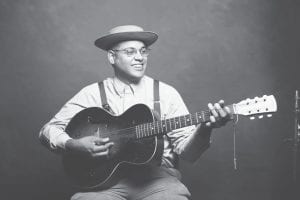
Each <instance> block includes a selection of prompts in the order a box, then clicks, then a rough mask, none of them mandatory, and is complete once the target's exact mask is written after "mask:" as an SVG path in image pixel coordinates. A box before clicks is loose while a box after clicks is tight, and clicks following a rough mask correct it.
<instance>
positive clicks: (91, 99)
mask: <svg viewBox="0 0 300 200" xmlns="http://www.w3.org/2000/svg"><path fill="white" fill-rule="evenodd" d="M103 82H104V88H105V92H106V96H107V101H108V104H109V106H110V107H111V109H112V111H113V112H114V113H115V114H116V115H120V114H122V113H123V112H125V111H126V110H127V109H128V108H130V107H131V106H133V105H135V104H140V103H142V104H145V105H147V106H148V107H149V108H150V109H153V104H154V97H153V79H152V78H150V77H148V76H144V77H143V78H142V79H141V81H140V82H139V83H137V84H132V83H131V84H128V83H124V82H122V81H121V80H120V79H118V78H117V77H113V78H107V79H105V80H104V81H103ZM159 91H160V92H159V95H160V107H161V118H162V119H167V118H173V117H177V116H181V115H187V114H189V112H188V109H187V107H186V105H185V104H184V102H183V100H182V98H181V96H180V94H179V93H178V92H177V91H176V90H175V89H174V88H173V87H172V86H170V85H167V84H165V83H163V82H160V84H159ZM88 107H102V102H101V98H100V91H99V87H98V83H93V84H91V85H88V86H86V87H85V88H83V89H82V90H81V91H79V92H78V93H77V94H76V95H75V96H74V97H73V98H71V99H70V100H69V101H68V102H67V103H66V104H65V105H64V106H63V107H62V108H61V110H60V111H59V112H58V113H57V114H56V115H55V116H54V117H53V118H52V119H51V120H50V121H49V122H48V123H47V124H45V125H44V127H43V128H42V129H41V131H40V134H39V137H40V140H41V141H42V142H43V144H45V145H46V146H47V147H48V148H50V149H51V150H53V151H57V152H59V150H61V149H64V148H65V143H66V141H67V140H68V139H70V136H69V135H68V134H67V133H65V127H66V126H67V124H68V123H69V121H70V120H71V119H72V117H73V116H74V115H75V114H76V113H78V112H80V111H81V110H83V109H85V108H88ZM194 130H195V126H190V127H185V128H181V129H177V130H174V131H171V132H169V133H168V134H167V135H166V136H165V137H164V152H163V162H167V163H165V164H167V165H172V161H173V160H174V156H175V153H176V154H178V155H180V154H181V153H182V152H183V151H184V149H185V148H186V147H187V144H190V142H189V140H191V138H193V137H192V133H194V132H195V131H194ZM205 145H206V147H205V148H204V149H206V148H207V147H208V145H209V144H205ZM199 148H202V147H201V146H199ZM169 161H171V162H169Z"/></svg>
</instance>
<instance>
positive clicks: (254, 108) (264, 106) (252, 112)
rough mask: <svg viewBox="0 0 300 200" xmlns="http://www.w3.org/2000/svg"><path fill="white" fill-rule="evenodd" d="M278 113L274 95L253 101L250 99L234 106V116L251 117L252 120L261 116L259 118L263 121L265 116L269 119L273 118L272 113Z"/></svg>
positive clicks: (256, 98)
mask: <svg viewBox="0 0 300 200" xmlns="http://www.w3.org/2000/svg"><path fill="white" fill-rule="evenodd" d="M276 111H277V103H276V99H275V97H274V96H273V95H264V96H262V97H255V98H253V99H249V98H248V99H245V100H242V101H240V102H239V103H237V104H233V113H234V114H237V115H244V116H250V119H254V118H255V116H256V115H259V116H258V118H259V119H261V118H263V116H264V114H266V115H267V117H271V116H272V113H274V112H276Z"/></svg>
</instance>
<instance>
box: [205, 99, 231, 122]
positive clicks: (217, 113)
mask: <svg viewBox="0 0 300 200" xmlns="http://www.w3.org/2000/svg"><path fill="white" fill-rule="evenodd" d="M208 108H209V110H210V112H211V114H212V115H211V116H210V121H209V122H206V124H205V125H206V126H207V127H211V128H219V127H221V126H224V125H226V123H227V122H228V121H230V120H231V119H232V114H231V112H230V109H229V108H228V107H227V106H224V100H220V101H219V102H218V103H215V104H212V103H209V104H208Z"/></svg>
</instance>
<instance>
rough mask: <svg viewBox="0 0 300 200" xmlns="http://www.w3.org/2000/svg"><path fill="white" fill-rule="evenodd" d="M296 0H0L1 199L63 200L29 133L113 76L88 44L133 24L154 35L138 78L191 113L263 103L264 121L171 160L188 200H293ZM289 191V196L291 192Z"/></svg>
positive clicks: (53, 163)
mask: <svg viewBox="0 0 300 200" xmlns="http://www.w3.org/2000/svg"><path fill="white" fill-rule="evenodd" d="M299 8H300V4H299V1H297V0H284V1H282V0H190V1H182V0H161V1H159V0H152V1H149V0H132V1H130V0H120V1H108V0H88V1H79V0H52V1H47V0H36V1H34V0H23V1H21V0H14V1H12V0H1V1H0V44H1V45H0V65H1V73H0V91H1V98H0V106H1V111H0V141H1V145H0V159H1V161H0V195H1V197H0V198H1V199H26V200H27V199H28V200H32V199H44V200H47V199H49V200H50V199H57V200H63V199H68V198H69V197H70V195H71V194H72V192H73V190H72V188H71V187H70V185H69V183H68V182H67V180H66V178H65V176H64V173H63V170H62V165H61V162H60V157H59V156H58V155H55V154H53V153H51V152H50V151H48V150H47V149H46V148H44V147H42V145H41V144H40V143H39V141H38V132H39V129H40V128H41V127H42V126H43V124H44V123H46V122H47V121H48V120H49V119H50V118H51V117H52V116H53V115H54V114H55V113H56V112H57V111H58V110H59V108H60V107H61V106H62V105H63V103H64V102H66V101H67V100H68V99H69V98H70V97H71V96H73V95H74V94H75V93H76V92H77V91H79V90H80V89H81V88H82V87H84V86H86V85H87V84H90V83H92V82H95V81H99V80H102V79H103V78H105V77H107V76H111V75H112V70H111V67H110V66H109V65H108V62H107V61H106V54H105V53H104V52H102V51H101V50H99V49H97V48H96V47H95V46H93V42H94V40H95V39H96V38H98V37H99V36H100V35H102V34H104V33H106V32H107V31H108V30H109V29H110V28H112V27H114V26H117V25H123V24H137V25H141V26H143V27H145V29H147V30H152V31H155V32H157V33H158V34H159V40H158V41H157V43H156V44H155V45H154V46H153V47H152V49H153V51H152V53H151V55H150V57H149V63H148V71H147V73H148V74H149V75H151V76H153V77H155V78H157V79H160V80H163V81H165V82H167V83H169V84H171V85H173V86H174V87H175V88H177V89H178V91H179V92H180V93H181V94H182V97H183V99H184V101H185V102H186V104H187V106H188V108H189V109H190V111H191V112H196V111H200V110H203V109H206V105H207V103H208V102H215V101H218V100H219V99H224V100H225V101H226V102H227V103H233V102H238V101H240V100H242V99H244V98H247V97H250V98H252V97H255V96H261V95H263V94H274V95H275V97H276V98H277V101H278V112H277V113H276V114H275V115H274V116H273V118H270V119H269V118H268V119H265V118H264V119H262V120H255V121H250V120H249V119H247V118H240V119H239V123H238V125H237V138H236V140H237V146H236V148H237V158H238V170H236V171H235V170H234V169H233V127H232V124H228V126H227V127H225V128H223V129H220V130H217V131H215V132H214V135H213V143H212V146H211V147H210V149H209V150H208V151H206V152H205V154H204V155H203V156H202V157H201V158H200V159H199V160H198V161H197V162H196V163H195V164H188V163H185V162H183V161H181V170H182V172H183V176H184V182H185V183H186V185H187V186H188V187H189V189H190V191H191V192H192V194H193V199H206V200H220V199H224V200H227V199H228V200H231V199H242V200H248V199H249V200H250V199H251V200H252V199H256V200H274V199H278V200H279V199H292V197H294V198H300V196H299V194H298V196H297V197H296V194H293V190H292V187H293V186H295V185H293V184H292V181H291V180H292V179H291V178H292V173H291V172H292V159H291V155H292V154H291V153H292V148H291V147H292V145H291V143H290V142H289V141H288V140H287V139H288V138H290V137H292V136H293V134H294V132H293V125H294V121H293V120H294V113H293V111H294V91H295V90H296V89H300V87H299V83H300V81H299V78H298V77H299V73H300V70H299V55H298V54H299V52H300V51H299V50H300V49H299V35H300V28H299V17H300V13H299ZM298 187H299V186H298Z"/></svg>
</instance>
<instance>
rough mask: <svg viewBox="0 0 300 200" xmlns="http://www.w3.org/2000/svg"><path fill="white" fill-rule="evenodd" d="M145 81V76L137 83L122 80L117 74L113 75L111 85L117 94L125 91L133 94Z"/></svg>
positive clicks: (122, 93)
mask: <svg viewBox="0 0 300 200" xmlns="http://www.w3.org/2000/svg"><path fill="white" fill-rule="evenodd" d="M144 82H145V76H144V77H143V78H142V79H141V80H140V81H139V82H138V83H130V82H124V81H123V80H120V79H119V78H118V77H117V76H114V77H113V86H114V89H115V90H116V92H117V94H118V95H119V96H121V95H124V94H125V93H128V92H129V93H131V94H135V93H136V92H137V91H138V90H140V89H142V88H143V85H144Z"/></svg>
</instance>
